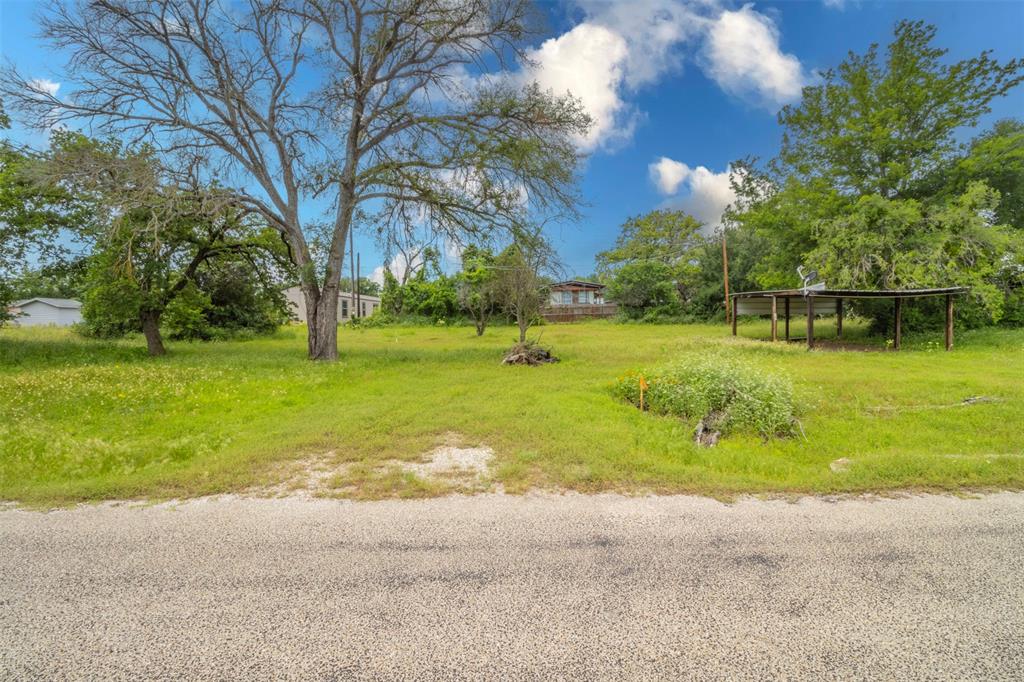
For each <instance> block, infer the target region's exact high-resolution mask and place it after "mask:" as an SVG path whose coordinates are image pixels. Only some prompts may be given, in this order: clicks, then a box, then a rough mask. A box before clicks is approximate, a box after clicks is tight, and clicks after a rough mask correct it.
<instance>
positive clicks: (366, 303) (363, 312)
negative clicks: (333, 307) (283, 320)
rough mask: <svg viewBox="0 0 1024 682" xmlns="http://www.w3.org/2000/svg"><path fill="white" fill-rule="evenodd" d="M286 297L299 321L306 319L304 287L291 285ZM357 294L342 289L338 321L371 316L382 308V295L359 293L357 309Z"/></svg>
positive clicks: (339, 299) (339, 297) (339, 296)
mask: <svg viewBox="0 0 1024 682" xmlns="http://www.w3.org/2000/svg"><path fill="white" fill-rule="evenodd" d="M284 297H285V298H286V299H288V304H289V307H290V308H291V310H292V312H293V313H294V314H295V316H296V317H297V318H299V322H305V321H306V297H305V296H303V295H302V289H300V288H299V287H291V288H288V289H285V291H284ZM356 303H357V301H356V295H355V294H353V293H352V292H351V291H342V292H340V293H339V294H338V322H348V321H349V320H350V319H352V318H353V317H369V316H370V315H373V314H374V313H375V312H377V310H378V309H379V308H380V297H378V296H370V295H369V294H359V300H358V304H359V310H358V314H355V313H356V312H357V310H356Z"/></svg>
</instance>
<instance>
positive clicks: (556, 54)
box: [527, 23, 633, 150]
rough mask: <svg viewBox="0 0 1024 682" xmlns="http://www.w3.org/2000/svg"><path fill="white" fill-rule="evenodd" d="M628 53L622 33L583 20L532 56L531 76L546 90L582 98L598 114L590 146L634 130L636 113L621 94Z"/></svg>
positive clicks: (584, 142)
mask: <svg viewBox="0 0 1024 682" xmlns="http://www.w3.org/2000/svg"><path fill="white" fill-rule="evenodd" d="M627 56H628V48H627V47H626V41H625V39H624V38H623V37H622V36H620V35H619V34H618V33H616V32H614V31H612V30H610V29H607V28H605V27H603V26H597V25H594V24H590V23H582V24H578V25H577V26H576V27H574V28H573V29H572V30H571V31H569V32H568V33H564V34H562V35H561V36H559V37H557V38H551V39H550V40H547V41H545V42H544V43H543V44H542V45H541V46H540V47H539V48H537V49H536V50H533V51H532V52H531V53H530V54H529V57H530V59H531V61H533V62H534V66H532V67H531V68H530V69H529V71H528V74H527V75H528V76H529V77H530V79H531V80H536V81H537V83H538V84H539V85H540V87H541V88H544V89H545V90H551V91H552V92H555V93H558V94H564V93H571V94H572V95H574V96H575V97H578V98H579V99H580V100H581V101H582V103H583V106H584V107H585V108H586V110H587V113H589V114H590V116H591V117H592V118H593V126H592V128H591V129H590V131H589V133H588V134H587V136H586V138H585V139H583V140H580V146H581V147H582V148H584V149H586V150H591V149H594V148H595V147H597V146H599V145H600V144H602V143H607V142H608V141H609V140H610V139H614V138H616V137H619V138H621V137H628V136H629V135H630V134H632V129H633V123H632V121H631V117H630V116H629V113H628V111H627V107H626V104H625V102H623V100H622V98H621V97H620V96H619V89H620V88H621V86H622V81H623V78H624V66H625V62H626V58H627Z"/></svg>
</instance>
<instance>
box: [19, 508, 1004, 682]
mask: <svg viewBox="0 0 1024 682" xmlns="http://www.w3.org/2000/svg"><path fill="white" fill-rule="evenodd" d="M1022 567H1024V494H1020V493H1002V494H993V495H986V496H983V497H981V498H979V499H967V500H964V499H956V498H953V497H941V496H923V497H910V498H902V499H895V500H881V501H871V500H865V499H858V500H846V501H838V502H837V501H828V500H823V499H810V500H804V501H801V502H799V503H787V502H782V501H773V502H762V501H754V500H748V501H742V502H739V503H737V504H733V505H725V504H721V503H718V502H715V501H712V500H707V499H698V498H691V497H636V498H626V497H619V496H613V495H602V496H594V497H586V496H579V495H566V496H548V495H531V496H526V497H504V496H493V495H486V496H478V497H468V498H442V499H433V500H426V501H417V502H372V503H350V502H336V501H321V500H308V499H298V498H292V499H279V500H255V499H236V498H214V499H208V500H198V501H193V502H188V503H185V504H178V505H172V504H165V505H158V506H148V507H145V506H135V505H116V506H115V505H103V506H99V507H90V508H80V509H74V510H65V511H54V512H49V513H38V512H27V511H17V510H8V511H2V512H0V678H3V679H12V678H26V679H29V678H63V677H67V678H82V679H97V678H145V679H158V678H172V677H174V678H216V679H221V678H233V679H246V680H248V679H254V678H271V677H273V678H303V679H318V678H341V679H350V678H376V679H382V678H383V679H395V678H402V679H409V678H423V679H436V678H445V679H457V678H475V679H487V680H493V679H497V678H502V679H509V678H532V679H550V678H552V677H561V678H579V677H585V678H590V679H594V678H630V679H635V678H645V679H665V678H678V677H680V676H688V677H701V678H723V679H724V678H728V679H737V678H751V679H753V678H756V679H764V678H766V677H814V678H821V677H830V678H843V679H849V678H888V679H893V678H898V679H908V678H932V679H934V678H944V679H963V678H984V679H994V678H1004V679H1005V678H1016V679H1020V676H1021V671H1022V670H1024V568H1022Z"/></svg>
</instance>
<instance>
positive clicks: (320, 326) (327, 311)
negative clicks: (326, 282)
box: [303, 287, 338, 361]
mask: <svg viewBox="0 0 1024 682" xmlns="http://www.w3.org/2000/svg"><path fill="white" fill-rule="evenodd" d="M303 289H304V291H303V293H304V294H305V296H306V325H307V327H308V332H307V341H308V346H309V359H310V360H328V361H330V360H337V359H338V288H337V287H324V290H323V291H322V292H320V293H319V295H318V294H317V292H316V291H307V290H305V287H303Z"/></svg>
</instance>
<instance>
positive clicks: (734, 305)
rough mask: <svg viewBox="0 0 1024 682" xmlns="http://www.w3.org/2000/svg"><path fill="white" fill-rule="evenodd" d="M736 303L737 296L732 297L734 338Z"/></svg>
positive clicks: (737, 300)
mask: <svg viewBox="0 0 1024 682" xmlns="http://www.w3.org/2000/svg"><path fill="white" fill-rule="evenodd" d="M737 303H739V297H738V296H733V297H732V335H733V336H736V308H737Z"/></svg>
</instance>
